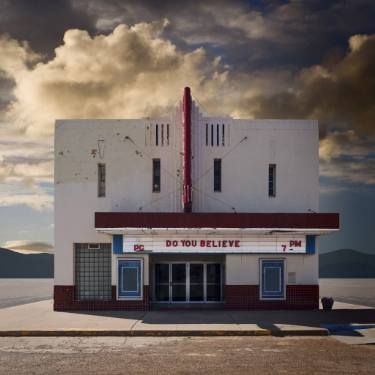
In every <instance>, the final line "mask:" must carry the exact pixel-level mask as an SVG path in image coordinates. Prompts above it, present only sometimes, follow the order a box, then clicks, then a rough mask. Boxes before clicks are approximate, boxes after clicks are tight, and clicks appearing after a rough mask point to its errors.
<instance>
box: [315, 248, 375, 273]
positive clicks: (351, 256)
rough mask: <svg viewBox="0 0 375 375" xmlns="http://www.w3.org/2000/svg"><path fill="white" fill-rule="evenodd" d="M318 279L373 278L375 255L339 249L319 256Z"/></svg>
mask: <svg viewBox="0 0 375 375" xmlns="http://www.w3.org/2000/svg"><path fill="white" fill-rule="evenodd" d="M319 277H322V278H341V277H346V278H361V277H374V278H375V255H372V254H365V253H361V252H359V251H356V250H352V249H341V250H336V251H332V252H330V253H324V254H320V255H319Z"/></svg>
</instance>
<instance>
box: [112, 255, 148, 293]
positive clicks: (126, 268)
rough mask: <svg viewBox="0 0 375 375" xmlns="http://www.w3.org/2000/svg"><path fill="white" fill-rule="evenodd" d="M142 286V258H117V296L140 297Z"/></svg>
mask: <svg viewBox="0 0 375 375" xmlns="http://www.w3.org/2000/svg"><path fill="white" fill-rule="evenodd" d="M142 288H143V275H142V259H119V261H118V297H119V298H121V299H141V298H142V295H143V293H142Z"/></svg>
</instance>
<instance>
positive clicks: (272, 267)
mask: <svg viewBox="0 0 375 375" xmlns="http://www.w3.org/2000/svg"><path fill="white" fill-rule="evenodd" d="M260 271H261V272H260V274H261V282H260V284H261V295H260V297H261V299H269V300H272V299H285V281H284V260H282V259H263V260H261V270H260Z"/></svg>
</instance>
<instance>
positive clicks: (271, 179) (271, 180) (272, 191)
mask: <svg viewBox="0 0 375 375" xmlns="http://www.w3.org/2000/svg"><path fill="white" fill-rule="evenodd" d="M268 196H269V197H276V164H270V165H269V166H268Z"/></svg>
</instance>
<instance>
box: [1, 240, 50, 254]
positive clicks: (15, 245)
mask: <svg viewBox="0 0 375 375" xmlns="http://www.w3.org/2000/svg"><path fill="white" fill-rule="evenodd" d="M2 247H4V248H6V249H9V250H13V251H16V252H20V253H51V252H53V246H52V245H51V244H50V243H48V242H43V241H31V240H15V241H7V242H5V243H4V244H3V245H2Z"/></svg>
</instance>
